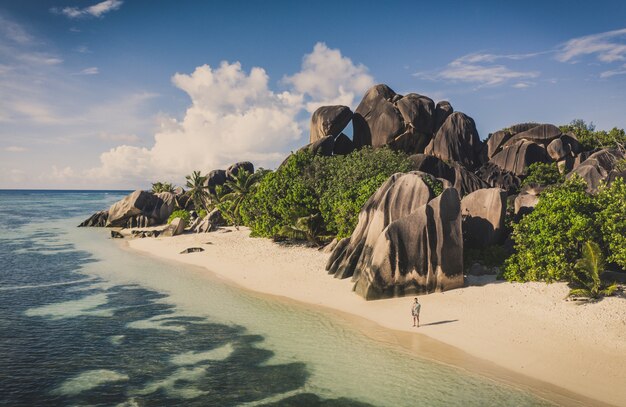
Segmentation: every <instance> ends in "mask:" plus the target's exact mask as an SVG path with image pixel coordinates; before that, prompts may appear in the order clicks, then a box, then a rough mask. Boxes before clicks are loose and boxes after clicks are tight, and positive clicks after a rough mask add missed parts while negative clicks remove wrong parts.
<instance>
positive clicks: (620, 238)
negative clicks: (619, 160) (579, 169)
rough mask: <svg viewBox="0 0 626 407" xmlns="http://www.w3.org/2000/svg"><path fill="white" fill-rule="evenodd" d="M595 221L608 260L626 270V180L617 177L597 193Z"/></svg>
mask: <svg viewBox="0 0 626 407" xmlns="http://www.w3.org/2000/svg"><path fill="white" fill-rule="evenodd" d="M597 200H598V207H599V208H600V211H599V212H598V214H597V221H598V223H599V227H600V230H601V231H602V238H603V239H604V242H605V244H606V247H607V249H608V250H607V251H608V253H609V256H608V258H607V260H608V261H610V262H614V263H615V264H617V265H618V266H619V267H621V268H622V269H624V270H626V182H625V181H624V179H623V178H622V177H617V178H616V179H615V180H614V181H613V183H612V184H611V186H610V187H602V188H601V189H600V192H599V193H598V197H597Z"/></svg>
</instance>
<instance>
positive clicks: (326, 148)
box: [303, 136, 335, 157]
mask: <svg viewBox="0 0 626 407" xmlns="http://www.w3.org/2000/svg"><path fill="white" fill-rule="evenodd" d="M334 148H335V138H334V137H333V136H326V137H322V138H321V139H319V140H317V141H316V142H314V143H311V144H308V145H306V146H304V147H303V149H307V150H309V151H310V152H312V153H313V154H319V155H323V156H327V157H328V156H331V155H333V150H334Z"/></svg>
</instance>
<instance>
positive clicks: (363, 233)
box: [326, 172, 434, 279]
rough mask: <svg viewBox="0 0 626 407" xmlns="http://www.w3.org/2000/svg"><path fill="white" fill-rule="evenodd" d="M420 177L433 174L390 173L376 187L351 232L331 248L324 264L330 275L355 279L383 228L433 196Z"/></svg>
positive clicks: (425, 202)
mask: <svg viewBox="0 0 626 407" xmlns="http://www.w3.org/2000/svg"><path fill="white" fill-rule="evenodd" d="M423 177H432V176H431V175H429V174H425V173H420V172H409V173H406V174H400V173H398V174H393V175H392V176H391V177H389V178H388V179H387V181H385V183H384V184H383V185H382V186H381V187H380V188H378V190H377V191H376V192H375V193H374V194H373V195H372V196H371V197H370V198H369V199H368V201H367V202H366V203H365V205H364V206H363V208H362V209H361V212H360V213H359V219H358V223H357V226H356V228H355V229H354V232H352V235H351V236H350V237H349V238H345V239H342V240H341V241H340V242H339V243H338V244H337V246H336V247H335V249H334V250H333V253H332V254H331V256H330V258H329V260H328V263H327V265H326V270H328V272H329V274H333V275H334V276H335V277H337V278H346V277H353V278H354V279H357V278H358V276H359V272H360V270H361V269H363V267H364V266H365V263H366V262H367V260H368V259H369V257H370V255H371V251H372V248H373V247H374V243H375V242H376V240H377V239H378V237H379V236H380V234H381V233H382V232H383V230H384V229H385V228H386V227H387V226H388V225H389V224H390V223H391V222H393V221H395V220H397V219H400V218H401V217H403V216H406V215H408V214H410V213H412V212H413V211H414V210H416V209H417V208H419V207H421V206H423V205H425V204H427V203H428V201H430V200H431V199H432V198H434V193H433V192H432V191H431V189H430V187H429V186H428V185H427V184H426V183H425V182H424V179H423Z"/></svg>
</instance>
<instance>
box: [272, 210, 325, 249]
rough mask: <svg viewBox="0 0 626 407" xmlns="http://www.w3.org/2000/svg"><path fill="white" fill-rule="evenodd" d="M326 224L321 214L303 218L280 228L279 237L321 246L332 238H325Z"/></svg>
mask: <svg viewBox="0 0 626 407" xmlns="http://www.w3.org/2000/svg"><path fill="white" fill-rule="evenodd" d="M323 227H324V222H323V220H322V216H321V215H320V214H319V213H316V214H315V215H309V216H303V217H301V218H298V219H296V220H295V221H294V222H293V224H291V225H285V226H283V227H282V228H280V231H279V232H278V234H279V236H284V237H287V238H289V239H295V240H308V241H309V242H310V243H312V244H314V245H316V246H320V245H322V243H324V242H325V241H327V240H330V238H331V237H329V236H323V235H322V231H323Z"/></svg>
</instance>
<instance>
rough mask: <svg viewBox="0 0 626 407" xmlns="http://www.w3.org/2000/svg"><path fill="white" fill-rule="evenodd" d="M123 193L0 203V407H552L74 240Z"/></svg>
mask: <svg viewBox="0 0 626 407" xmlns="http://www.w3.org/2000/svg"><path fill="white" fill-rule="evenodd" d="M125 194H126V192H116V191H108V192H107V191H91V192H89V191H84V192H80V191H0V405H7V406H55V405H72V406H74V405H90V406H93V405H98V406H100V405H102V406H115V405H119V406H178V405H180V406H256V405H271V406H280V405H285V406H286V405H289V406H318V405H319V406H322V405H323V406H367V405H374V406H503V405H507V406H538V405H546V404H548V403H547V402H546V401H544V400H542V399H539V398H537V397H535V396H533V395H531V394H530V393H528V392H524V391H521V390H519V389H516V388H514V387H511V386H509V385H504V384H501V383H498V382H495V381H493V380H489V379H487V378H484V377H481V376H478V375H475V374H470V373H468V372H466V371H464V370H461V369H457V368H454V367H450V366H446V365H443V364H439V363H436V362H433V361H429V360H426V359H422V358H420V357H418V356H416V355H412V354H409V353H407V352H405V351H402V350H401V349H398V348H395V347H393V346H389V345H386V344H384V343H381V342H379V341H376V340H374V339H370V337H368V336H366V335H364V334H363V333H362V332H361V331H360V330H357V329H355V328H354V327H352V326H350V325H349V324H348V323H347V322H346V321H342V320H341V319H340V318H332V317H331V316H330V315H329V314H328V313H323V312H321V311H319V310H315V309H311V308H307V307H304V306H301V305H298V304H296V303H290V302H287V301H279V300H276V299H272V298H270V297H267V296H261V295H256V294H254V293H250V292H247V291H244V290H241V289H238V288H235V287H233V286H231V285H229V284H226V283H224V282H222V281H220V280H219V279H217V278H207V276H206V274H207V273H206V272H200V271H199V270H197V269H194V268H192V267H187V266H182V265H178V264H173V263H168V262H162V261H158V260H155V259H153V258H150V257H147V256H143V255H139V254H136V253H131V252H129V251H128V250H126V249H124V247H123V243H120V242H119V241H116V240H112V239H110V238H108V235H107V231H106V230H105V229H102V228H77V227H76V225H77V224H78V223H80V221H81V220H83V218H86V217H87V216H89V215H90V214H91V213H93V212H95V211H96V210H100V209H102V208H106V207H108V206H109V205H110V204H111V203H113V202H115V201H116V200H118V199H120V198H122V197H123V196H124V195H125Z"/></svg>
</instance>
